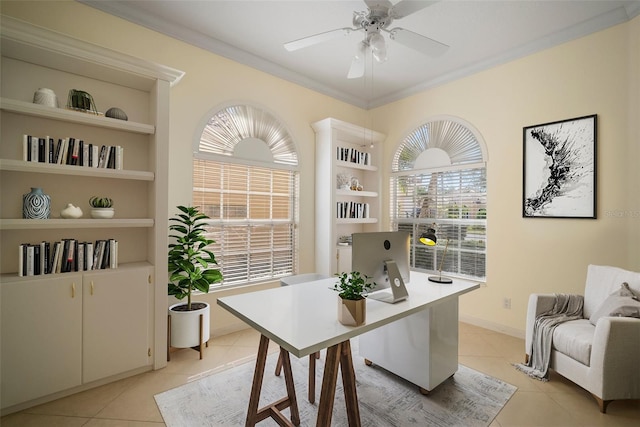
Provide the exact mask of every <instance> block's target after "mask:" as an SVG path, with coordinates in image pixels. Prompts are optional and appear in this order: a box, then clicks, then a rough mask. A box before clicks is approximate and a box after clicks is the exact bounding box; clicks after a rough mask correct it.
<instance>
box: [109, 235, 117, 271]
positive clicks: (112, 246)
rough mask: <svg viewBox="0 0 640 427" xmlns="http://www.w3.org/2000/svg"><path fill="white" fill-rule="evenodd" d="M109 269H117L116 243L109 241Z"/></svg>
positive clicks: (113, 240)
mask: <svg viewBox="0 0 640 427" xmlns="http://www.w3.org/2000/svg"><path fill="white" fill-rule="evenodd" d="M109 268H118V242H117V241H116V240H115V239H109Z"/></svg>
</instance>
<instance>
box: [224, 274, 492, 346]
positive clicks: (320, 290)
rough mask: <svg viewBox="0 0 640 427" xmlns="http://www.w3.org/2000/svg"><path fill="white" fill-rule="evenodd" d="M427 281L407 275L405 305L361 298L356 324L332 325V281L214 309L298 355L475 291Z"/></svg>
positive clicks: (464, 284)
mask: <svg viewBox="0 0 640 427" xmlns="http://www.w3.org/2000/svg"><path fill="white" fill-rule="evenodd" d="M427 277H428V275H427V274H425V273H421V272H417V271H412V272H411V277H410V279H411V281H410V283H407V284H406V287H407V291H408V292H409V298H408V299H407V300H405V301H401V302H398V303H395V304H388V303H384V302H380V301H376V300H371V299H367V322H366V323H365V324H364V325H361V326H344V325H342V324H341V323H340V322H338V300H339V297H338V293H337V292H336V291H334V290H333V289H332V288H333V284H334V283H336V282H337V278H330V279H323V280H317V281H313V282H307V283H300V284H296V285H291V286H282V287H279V288H274V289H267V290H263V291H257V292H250V293H246V294H242V295H234V296H229V297H223V298H219V299H218V305H220V306H222V307H224V308H225V309H226V310H228V311H229V312H231V313H232V314H234V315H235V316H237V317H238V318H240V319H242V320H243V321H244V322H246V323H247V324H249V325H250V326H251V327H253V328H254V329H256V330H257V331H259V332H260V333H261V334H262V335H265V336H266V337H267V338H269V339H271V340H273V341H275V342H276V343H277V344H279V345H280V346H281V347H283V348H284V349H286V350H287V351H289V352H290V353H291V354H293V355H294V356H296V357H303V356H306V355H309V354H311V353H314V352H316V351H319V350H322V349H323V348H327V347H330V346H332V345H335V344H338V343H340V342H342V341H346V340H348V339H350V338H353V337H356V336H358V335H360V334H363V333H365V332H367V331H370V330H373V329H375V328H379V327H380V326H383V325H386V324H387V323H391V322H393V321H395V320H398V319H401V318H403V317H406V316H409V315H411V314H413V313H417V312H418V311H420V310H424V309H426V308H428V307H429V306H431V305H434V304H437V303H438V302H440V301H443V300H445V299H449V298H457V297H458V296H459V295H462V294H465V293H467V292H470V291H472V290H474V289H477V288H479V287H480V285H479V284H478V283H476V282H470V281H465V280H456V279H454V280H453V283H452V284H438V283H432V282H429V281H428V280H427Z"/></svg>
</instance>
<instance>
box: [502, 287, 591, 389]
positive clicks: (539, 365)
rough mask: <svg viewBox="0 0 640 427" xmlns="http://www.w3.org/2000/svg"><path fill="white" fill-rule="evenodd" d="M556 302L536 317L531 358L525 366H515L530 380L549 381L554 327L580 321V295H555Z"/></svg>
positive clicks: (582, 302)
mask: <svg viewBox="0 0 640 427" xmlns="http://www.w3.org/2000/svg"><path fill="white" fill-rule="evenodd" d="M555 297H556V301H555V303H554V305H553V308H552V309H551V310H550V311H548V312H546V313H541V314H539V315H538V316H536V320H535V322H534V325H533V335H532V343H531V346H532V348H531V356H530V357H529V361H528V362H527V363H526V364H522V363H519V364H515V365H514V366H515V367H516V369H518V370H520V371H522V372H524V373H526V374H527V375H529V376H530V377H532V378H537V379H539V380H541V381H548V380H549V364H550V363H551V348H552V345H553V331H554V330H555V329H556V326H558V325H559V324H561V323H563V322H568V321H569V320H576V319H582V306H583V304H584V297H583V296H582V295H567V294H555Z"/></svg>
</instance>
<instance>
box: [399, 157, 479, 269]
mask: <svg viewBox="0 0 640 427" xmlns="http://www.w3.org/2000/svg"><path fill="white" fill-rule="evenodd" d="M416 172H417V171H416ZM391 198H392V203H391V217H392V219H393V225H394V228H397V229H398V230H404V231H408V232H409V233H410V234H411V236H412V237H414V238H412V246H411V263H412V267H414V268H416V269H419V270H426V271H437V270H438V268H439V267H440V263H441V261H442V257H443V255H444V250H445V245H446V244H447V240H448V248H447V254H446V257H445V259H444V263H443V264H442V271H443V272H447V273H451V274H455V275H459V276H463V277H473V278H482V279H484V277H485V275H486V271H485V265H486V218H487V210H486V199H487V197H486V169H485V168H484V167H482V168H470V169H458V170H452V171H444V172H432V173H425V172H424V171H421V172H420V173H409V172H405V173H402V174H399V173H396V174H394V175H393V176H392V178H391ZM434 223H435V224H436V233H437V236H438V244H437V246H435V247H428V246H425V245H422V244H421V243H420V242H419V237H420V234H422V233H423V232H425V231H426V230H427V228H429V227H431V226H432V224H434Z"/></svg>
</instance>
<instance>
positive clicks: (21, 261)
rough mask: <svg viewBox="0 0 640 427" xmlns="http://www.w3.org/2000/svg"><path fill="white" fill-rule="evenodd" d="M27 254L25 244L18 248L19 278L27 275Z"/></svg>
mask: <svg viewBox="0 0 640 427" xmlns="http://www.w3.org/2000/svg"><path fill="white" fill-rule="evenodd" d="M25 254H26V247H25V244H24V243H23V244H21V245H20V246H18V276H20V277H22V276H25V275H26V268H25V264H24V259H25Z"/></svg>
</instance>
